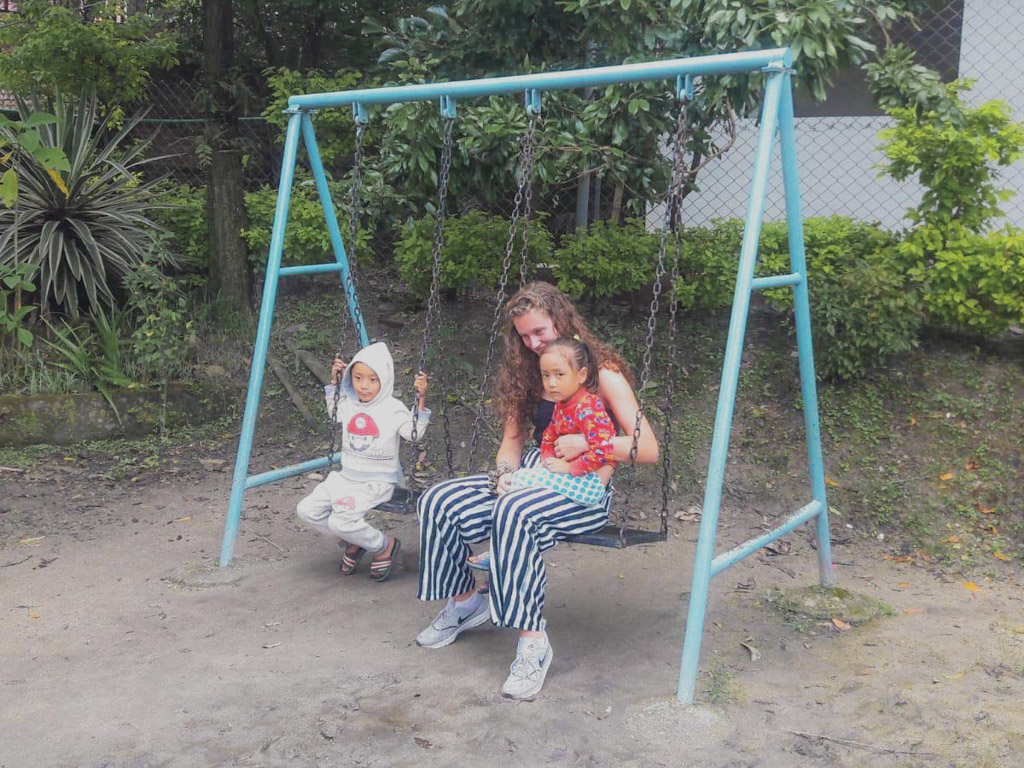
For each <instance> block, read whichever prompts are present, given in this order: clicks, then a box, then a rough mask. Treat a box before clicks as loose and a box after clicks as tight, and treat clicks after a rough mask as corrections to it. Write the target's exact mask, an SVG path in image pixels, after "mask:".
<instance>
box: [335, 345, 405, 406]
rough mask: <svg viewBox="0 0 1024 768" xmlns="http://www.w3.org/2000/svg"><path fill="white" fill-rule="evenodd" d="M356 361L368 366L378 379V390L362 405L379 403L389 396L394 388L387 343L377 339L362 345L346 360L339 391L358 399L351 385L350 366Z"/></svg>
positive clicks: (393, 368) (391, 363)
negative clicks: (374, 395) (371, 398)
mask: <svg viewBox="0 0 1024 768" xmlns="http://www.w3.org/2000/svg"><path fill="white" fill-rule="evenodd" d="M356 363H362V364H363V365H365V366H366V367H367V368H370V369H371V370H372V371H373V372H374V373H376V374H377V378H378V379H380V392H378V393H377V396H376V397H374V398H373V400H371V401H370V402H369V403H364V405H372V404H373V403H379V402H381V401H382V400H384V399H385V398H387V397H391V393H392V392H394V389H395V363H394V361H393V360H392V359H391V353H390V352H389V351H388V345H387V344H385V343H384V342H383V341H378V342H376V343H374V344H370V345H369V346H366V347H363V348H362V349H360V350H359V351H358V352H356V354H355V355H354V356H353V357H352V359H351V360H349V361H348V367H347V368H346V369H345V375H344V376H343V377H342V379H341V391H342V392H344V393H345V394H346V395H348V396H349V397H350V398H352V399H353V400H358V399H359V397H358V396H357V395H356V391H355V388H354V387H353V386H352V366H353V365H355V364H356Z"/></svg>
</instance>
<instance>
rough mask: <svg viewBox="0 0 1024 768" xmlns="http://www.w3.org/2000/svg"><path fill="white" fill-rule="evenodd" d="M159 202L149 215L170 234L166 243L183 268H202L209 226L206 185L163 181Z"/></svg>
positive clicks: (204, 260)
mask: <svg viewBox="0 0 1024 768" xmlns="http://www.w3.org/2000/svg"><path fill="white" fill-rule="evenodd" d="M158 201H159V203H160V204H161V205H165V206H167V207H166V208H158V209H156V210H154V211H153V213H152V217H153V221H155V222H156V223H157V224H158V225H160V226H161V227H162V228H163V229H164V230H166V231H167V232H168V233H170V234H171V235H172V237H171V238H170V239H169V240H167V241H166V247H169V248H172V249H173V250H174V252H175V253H176V254H177V255H178V256H180V258H181V262H182V265H183V266H184V267H185V268H186V269H191V270H194V271H204V270H205V269H206V264H207V253H208V250H209V228H208V227H207V223H206V187H204V186H201V187H190V186H189V185H187V184H180V185H179V184H167V183H165V189H164V191H163V192H162V193H161V194H160V196H159V197H158Z"/></svg>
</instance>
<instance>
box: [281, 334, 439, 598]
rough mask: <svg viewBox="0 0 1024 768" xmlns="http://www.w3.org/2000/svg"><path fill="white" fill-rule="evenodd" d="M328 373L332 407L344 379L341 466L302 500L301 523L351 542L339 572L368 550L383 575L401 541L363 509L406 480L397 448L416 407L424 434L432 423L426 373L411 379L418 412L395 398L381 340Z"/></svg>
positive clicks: (373, 574) (377, 575) (348, 570)
mask: <svg viewBox="0 0 1024 768" xmlns="http://www.w3.org/2000/svg"><path fill="white" fill-rule="evenodd" d="M331 374H332V380H333V381H334V382H335V383H334V384H329V385H327V386H326V387H324V392H325V395H326V398H327V411H328V413H333V411H334V402H335V391H336V390H337V388H338V380H339V378H340V379H341V391H340V393H339V395H340V396H339V398H338V414H337V420H338V423H339V424H341V425H342V437H341V469H339V470H338V471H337V472H331V473H330V474H329V475H328V476H327V479H326V480H324V481H323V482H322V483H320V484H319V485H317V487H316V488H314V489H313V492H312V493H311V494H309V496H307V497H306V498H304V499H303V500H302V501H300V502H299V505H298V508H297V509H296V512H297V513H298V515H299V518H301V519H302V520H303V521H304V522H306V523H308V524H309V525H311V526H312V527H314V528H316V529H317V530H318V531H320V532H321V533H323V534H325V535H326V536H329V537H331V538H334V539H337V540H338V543H339V544H340V545H347V546H345V554H344V556H343V557H342V560H341V568H340V570H341V573H342V574H344V575H345V576H348V575H351V574H352V573H353V572H355V570H356V567H357V566H358V565H359V560H360V559H361V558H362V556H363V555H365V554H366V553H367V552H371V553H373V560H372V561H371V562H370V578H371V579H372V580H374V581H385V580H386V579H387V578H388V577H389V576H390V575H391V570H392V566H393V564H394V563H395V562H396V561H397V559H398V553H399V549H400V547H401V544H402V543H401V542H400V541H399V540H398V539H396V538H394V537H393V536H386V535H385V534H384V533H382V532H381V531H378V530H377V529H376V528H374V527H373V526H372V525H370V524H369V523H368V522H366V513H367V512H369V511H370V510H371V509H373V508H374V507H376V506H377V505H378V504H383V503H384V502H385V501H387V500H388V499H390V498H391V495H392V493H394V490H395V485H397V484H398V482H399V481H400V480H401V478H402V464H401V462H400V461H399V457H398V448H399V445H400V439H401V438H403V437H404V438H405V439H406V440H411V439H412V425H413V418H414V416H413V413H414V412H417V413H418V415H417V416H416V428H417V434H418V435H419V436H422V435H423V432H424V431H425V430H426V428H427V424H429V423H430V411H429V410H428V409H427V407H426V395H427V376H426V374H425V373H423V371H420V372H419V373H418V374H417V376H416V379H415V381H414V382H413V388H414V389H415V390H416V393H417V398H418V403H417V407H416V409H415V411H413V410H412V409H409V408H406V407H405V406H404V405H403V404H402V402H401V401H400V400H398V399H397V398H395V397H393V396H392V392H393V391H394V384H395V365H394V362H393V361H392V359H391V353H390V352H389V351H388V348H387V345H385V344H384V343H383V342H377V343H375V344H370V345H369V346H367V347H363V349H361V350H359V352H358V353H356V355H355V356H354V357H353V358H352V360H351V361H350V362H349V363H347V364H346V363H345V362H344V361H343V360H342V359H341V358H340V357H336V358H335V360H334V366H333V367H332V369H331Z"/></svg>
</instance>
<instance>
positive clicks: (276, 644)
mask: <svg viewBox="0 0 1024 768" xmlns="http://www.w3.org/2000/svg"><path fill="white" fill-rule="evenodd" d="M279 645H280V643H269V644H268V645H264V646H263V647H264V648H277V646H279Z"/></svg>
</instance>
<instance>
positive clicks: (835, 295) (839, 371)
mask: <svg viewBox="0 0 1024 768" xmlns="http://www.w3.org/2000/svg"><path fill="white" fill-rule="evenodd" d="M808 289H809V291H810V295H811V329H812V335H813V337H814V359H815V367H816V369H817V372H818V375H819V376H820V377H822V378H830V379H838V380H846V379H854V378H858V377H860V376H864V375H865V374H867V373H869V372H870V371H871V370H872V369H874V368H875V367H876V366H878V365H881V364H883V363H885V362H886V361H887V360H888V359H890V358H892V357H893V356H894V355H898V354H901V353H905V352H908V351H910V350H911V349H913V348H914V347H916V346H917V341H918V332H919V331H920V328H921V310H920V299H919V297H918V294H917V293H916V292H914V291H913V290H908V285H907V279H906V277H905V276H904V275H901V274H899V271H898V270H897V269H895V267H894V264H893V260H892V258H891V254H890V253H889V252H884V253H881V254H876V255H875V256H872V257H868V258H867V259H864V260H861V261H858V262H856V263H853V264H851V265H849V266H848V267H845V268H842V269H836V270H835V271H832V272H812V273H811V274H810V279H809V283H808ZM789 303H790V304H792V301H790V302H789Z"/></svg>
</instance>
